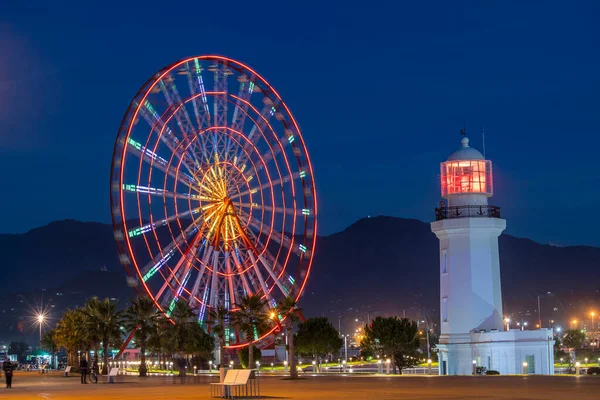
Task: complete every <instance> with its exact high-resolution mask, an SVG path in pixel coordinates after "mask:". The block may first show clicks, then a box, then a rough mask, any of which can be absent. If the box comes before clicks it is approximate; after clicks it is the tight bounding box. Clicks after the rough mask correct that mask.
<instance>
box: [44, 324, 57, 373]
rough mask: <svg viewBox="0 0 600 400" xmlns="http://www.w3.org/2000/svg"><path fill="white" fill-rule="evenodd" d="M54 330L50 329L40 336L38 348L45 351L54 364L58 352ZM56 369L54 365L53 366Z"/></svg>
mask: <svg viewBox="0 0 600 400" xmlns="http://www.w3.org/2000/svg"><path fill="white" fill-rule="evenodd" d="M55 336H56V329H52V330H49V331H47V332H46V333H44V336H42V341H41V342H40V347H41V348H42V349H43V350H46V351H47V352H48V353H50V354H51V355H52V359H53V360H54V361H55V362H56V352H57V351H58V345H57V343H56V338H55ZM53 366H54V367H56V363H54V364H53Z"/></svg>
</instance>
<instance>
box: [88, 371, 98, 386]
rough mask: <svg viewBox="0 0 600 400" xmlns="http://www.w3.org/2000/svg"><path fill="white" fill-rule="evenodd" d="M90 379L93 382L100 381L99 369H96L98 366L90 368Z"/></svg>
mask: <svg viewBox="0 0 600 400" xmlns="http://www.w3.org/2000/svg"><path fill="white" fill-rule="evenodd" d="M88 379H89V380H90V382H92V383H98V369H96V368H92V369H90V373H89V375H88Z"/></svg>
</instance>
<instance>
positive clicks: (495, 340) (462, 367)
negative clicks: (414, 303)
mask: <svg viewBox="0 0 600 400" xmlns="http://www.w3.org/2000/svg"><path fill="white" fill-rule="evenodd" d="M436 347H437V349H438V359H439V363H440V375H473V374H475V371H476V367H485V368H486V369H487V370H488V371H489V370H494V371H498V372H500V374H501V375H510V374H523V373H526V374H536V375H553V374H554V339H553V332H552V329H538V330H532V331H521V330H517V329H515V330H510V331H506V332H500V331H489V332H478V333H466V334H452V335H444V334H442V336H441V337H440V344H438V345H437V346H436ZM524 363H526V364H524Z"/></svg>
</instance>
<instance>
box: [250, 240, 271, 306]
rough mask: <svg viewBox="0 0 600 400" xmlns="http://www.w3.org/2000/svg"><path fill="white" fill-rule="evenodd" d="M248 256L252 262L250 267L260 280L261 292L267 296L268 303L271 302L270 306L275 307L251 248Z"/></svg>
mask: <svg viewBox="0 0 600 400" xmlns="http://www.w3.org/2000/svg"><path fill="white" fill-rule="evenodd" d="M248 257H250V260H251V262H252V268H253V269H254V273H255V274H256V277H257V278H258V281H259V282H260V287H261V289H262V291H263V293H264V294H265V297H266V298H267V300H268V301H269V303H271V304H272V306H273V307H275V305H276V304H275V300H273V298H272V297H271V294H270V293H269V289H268V288H267V284H266V283H265V278H264V277H263V276H262V273H261V272H260V269H259V268H258V262H257V261H256V258H255V257H254V255H253V254H252V250H248Z"/></svg>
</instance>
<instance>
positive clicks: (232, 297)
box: [224, 253, 237, 308]
mask: <svg viewBox="0 0 600 400" xmlns="http://www.w3.org/2000/svg"><path fill="white" fill-rule="evenodd" d="M225 270H226V271H227V280H224V281H225V282H226V283H227V286H228V288H229V306H230V308H231V305H232V304H237V301H236V296H235V292H236V288H235V286H234V285H233V274H232V270H231V261H230V260H229V253H226V254H225ZM225 293H227V290H225Z"/></svg>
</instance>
